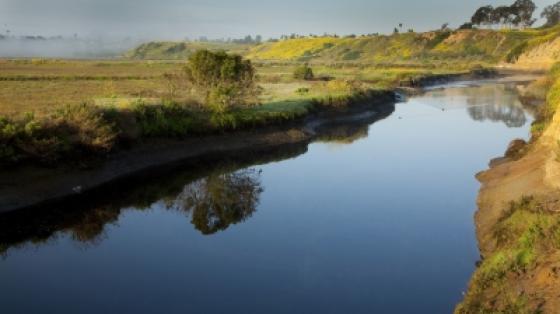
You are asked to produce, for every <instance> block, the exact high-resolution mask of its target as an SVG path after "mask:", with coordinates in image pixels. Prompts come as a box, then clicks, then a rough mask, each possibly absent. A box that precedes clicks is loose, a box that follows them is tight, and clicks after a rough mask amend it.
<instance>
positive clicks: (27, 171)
mask: <svg viewBox="0 0 560 314" xmlns="http://www.w3.org/2000/svg"><path fill="white" fill-rule="evenodd" d="M394 103H395V96H394V93H393V92H390V91H388V92H385V93H377V94H376V97H375V98H371V99H367V100H366V99H364V102H361V103H355V104H353V105H351V106H348V107H345V108H340V109H330V110H324V111H322V112H317V113H314V114H312V115H310V116H308V117H306V118H305V119H301V120H295V121H292V122H289V123H286V124H284V125H276V126H274V125H272V126H269V127H262V128H257V129H252V130H244V131H237V132H231V133H227V134H221V135H210V136H202V137H196V138H188V139H183V140H178V139H162V138H154V139H149V140H147V141H144V142H142V143H140V144H138V145H135V146H134V147H133V148H130V149H127V150H122V151H119V152H117V153H115V154H111V155H109V157H108V158H107V159H105V160H99V161H98V162H96V164H94V165H91V166H89V167H88V168H87V169H80V168H79V167H64V166H60V167H54V168H45V167H41V166H36V165H27V166H21V167H16V168H13V169H7V170H5V171H3V172H2V173H1V174H0V213H2V212H9V211H14V210H18V209H23V208H29V207H37V206H45V205H49V204H52V203H56V202H57V201H60V200H63V199H64V200H67V199H69V198H77V197H85V196H86V194H87V193H88V192H92V191H93V190H95V189H100V188H103V187H104V186H105V185H107V184H109V183H112V182H113V183H114V182H115V181H116V180H119V184H123V183H124V182H126V180H124V179H125V178H126V177H128V176H132V175H139V174H142V173H144V174H147V173H149V172H153V171H158V170H161V168H162V167H173V166H174V165H176V164H178V163H181V162H185V161H186V160H189V159H206V158H212V156H220V157H221V158H224V159H225V158H227V157H228V156H235V155H252V154H260V153H264V152H266V151H270V150H274V149H277V148H278V147H282V146H286V145H301V144H305V143H309V142H311V141H312V140H314V139H316V138H319V137H320V136H322V135H324V134H325V133H327V132H328V129H329V126H336V125H337V124H338V123H341V122H344V121H352V120H363V119H367V120H370V121H371V120H372V119H374V120H375V119H382V118H384V117H386V116H388V115H390V114H391V113H392V111H393V110H394ZM121 180H124V181H121Z"/></svg>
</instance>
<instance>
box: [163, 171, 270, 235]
mask: <svg viewBox="0 0 560 314" xmlns="http://www.w3.org/2000/svg"><path fill="white" fill-rule="evenodd" d="M260 175H261V171H256V170H254V169H245V170H241V171H238V172H234V173H226V174H215V175H211V176H209V177H206V178H204V179H201V180H197V181H195V182H193V183H191V184H188V185H186V186H185V189H184V190H183V192H181V194H179V196H178V197H177V199H176V200H175V201H173V202H172V203H171V204H170V206H168V207H169V208H177V209H178V210H180V211H182V212H184V213H185V214H187V215H190V216H191V217H192V218H191V223H192V224H193V225H194V227H195V228H196V229H197V230H198V231H200V232H201V233H202V234H204V235H209V234H214V233H216V232H218V231H222V230H225V229H227V228H228V227H229V226H230V225H232V224H237V223H240V222H243V221H245V220H246V219H247V218H249V217H251V215H252V214H253V213H254V212H255V211H256V209H257V205H258V203H259V197H260V194H261V193H262V192H263V188H262V186H261V182H260Z"/></svg>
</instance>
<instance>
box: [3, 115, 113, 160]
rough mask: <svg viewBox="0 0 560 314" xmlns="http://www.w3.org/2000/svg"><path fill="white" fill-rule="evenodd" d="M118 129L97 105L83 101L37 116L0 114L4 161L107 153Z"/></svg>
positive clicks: (56, 158)
mask: <svg viewBox="0 0 560 314" xmlns="http://www.w3.org/2000/svg"><path fill="white" fill-rule="evenodd" d="M116 139H117V132H116V131H115V129H114V127H113V124H111V123H110V122H109V121H108V120H107V119H106V118H105V117H104V115H103V112H102V111H101V110H100V109H98V108H97V107H95V106H91V105H87V104H81V105H73V106H65V107H62V108H59V109H57V110H56V111H55V112H54V113H53V114H52V115H50V116H46V117H42V118H40V119H38V118H36V117H35V116H34V115H33V114H26V115H25V116H24V117H22V118H7V117H0V164H11V163H14V162H17V161H20V160H22V159H23V160H32V161H38V162H42V163H53V162H56V161H58V160H59V159H61V158H62V157H65V156H69V155H84V156H90V155H92V154H104V153H107V152H109V151H110V150H112V149H113V148H114V146H115V144H116Z"/></svg>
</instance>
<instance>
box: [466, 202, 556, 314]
mask: <svg viewBox="0 0 560 314" xmlns="http://www.w3.org/2000/svg"><path fill="white" fill-rule="evenodd" d="M493 230H494V233H493V239H494V241H495V243H496V249H495V250H494V251H493V252H492V254H491V255H489V256H487V257H486V258H485V259H484V260H483V261H482V263H481V265H480V267H479V268H478V269H477V270H476V272H475V274H474V275H473V278H472V280H471V284H470V288H469V292H468V294H467V295H466V297H465V300H464V301H463V303H461V304H460V305H459V306H458V308H457V311H456V312H457V313H534V311H536V310H538V309H537V308H535V305H534V304H533V305H532V307H529V305H528V304H527V303H525V302H521V303H519V302H518V301H519V300H516V298H519V296H518V292H517V291H516V285H515V284H512V281H513V282H520V281H521V280H523V279H522V278H524V277H525V274H527V273H530V272H531V271H532V270H533V269H535V268H536V267H538V266H539V264H540V263H541V262H543V260H544V257H545V256H547V254H550V252H553V251H556V250H558V249H560V216H559V215H557V214H555V213H552V212H548V211H547V210H545V209H544V207H543V201H542V200H540V199H537V198H534V197H523V198H522V199H521V200H519V201H517V202H512V203H511V204H510V206H509V209H508V210H507V211H506V212H505V214H504V215H503V217H501V219H500V220H499V222H498V223H497V224H496V226H495V227H494V229H493ZM512 307H513V308H516V309H517V310H518V311H519V312H508V311H509V309H510V308H512Z"/></svg>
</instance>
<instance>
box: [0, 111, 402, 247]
mask: <svg viewBox="0 0 560 314" xmlns="http://www.w3.org/2000/svg"><path fill="white" fill-rule="evenodd" d="M394 109H395V107H394V104H391V105H388V108H387V110H386V112H384V113H383V114H377V115H366V116H361V117H360V116H358V117H357V118H353V119H348V120H344V121H338V122H332V123H330V124H329V125H323V126H322V127H320V128H318V134H317V137H316V139H315V141H320V142H332V143H336V144H340V143H344V144H350V143H352V142H354V141H356V140H357V139H360V138H364V137H367V135H368V130H369V126H370V125H371V124H372V123H374V122H376V121H378V120H380V119H384V118H386V117H388V116H389V115H390V114H391V113H392V112H393V111H394ZM308 144H309V143H308V142H303V143H297V144H290V145H285V146H282V147H278V148H276V149H272V150H271V149H266V150H263V151H258V150H255V151H250V152H245V153H243V154H236V155H235V156H229V157H226V156H223V155H219V156H208V157H207V158H205V159H204V160H202V161H201V160H194V161H191V162H185V163H183V164H182V165H181V166H180V167H174V168H171V169H169V170H167V171H163V170H162V171H158V172H157V173H156V174H154V175H153V176H150V175H148V176H145V177H139V178H133V179H131V180H129V181H127V182H121V183H119V185H118V189H115V188H108V189H104V190H102V191H98V192H97V193H95V194H93V195H90V196H88V197H87V198H86V199H83V200H79V201H78V202H74V203H66V204H64V205H60V206H56V207H51V208H40V209H36V210H29V211H20V212H14V213H8V214H3V215H0V254H3V255H7V253H8V250H9V249H14V248H18V247H21V246H26V245H29V244H33V245H42V244H44V243H48V242H49V241H56V239H57V238H58V236H60V235H65V234H67V235H69V236H70V238H71V239H73V240H74V241H76V242H78V243H81V244H83V245H86V246H93V245H96V244H99V243H101V242H102V241H103V240H104V239H105V238H106V229H107V226H109V225H112V224H116V223H117V222H118V221H119V218H120V216H121V215H122V214H123V212H124V211H127V210H137V211H146V210H150V209H151V208H152V207H154V206H156V205H161V204H163V207H164V208H165V209H166V210H174V211H178V212H180V213H182V214H184V215H185V217H187V218H188V219H189V220H190V223H191V224H192V225H193V226H194V228H195V229H197V230H198V231H199V232H200V233H201V234H203V235H211V234H215V233H217V232H220V231H224V230H226V229H228V228H229V227H231V226H232V225H235V224H238V223H242V222H244V221H246V220H247V219H249V218H250V217H251V216H252V215H253V214H254V213H255V211H256V210H257V206H258V204H259V199H260V195H261V193H262V192H263V190H264V189H263V187H262V184H261V175H262V174H261V172H260V170H256V169H254V168H249V169H246V168H247V167H251V166H254V165H259V164H267V163H271V162H275V161H281V160H286V159H291V158H295V157H297V156H299V155H302V154H304V153H306V152H307V148H308Z"/></svg>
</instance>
